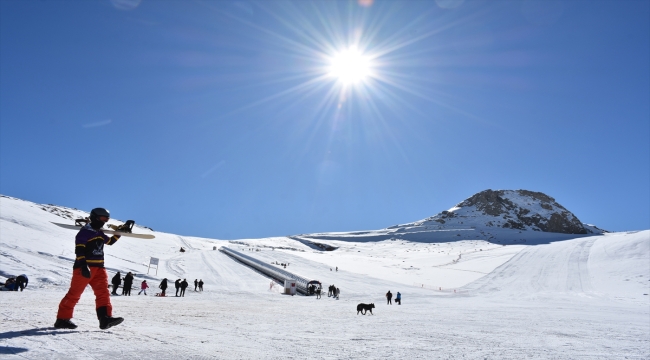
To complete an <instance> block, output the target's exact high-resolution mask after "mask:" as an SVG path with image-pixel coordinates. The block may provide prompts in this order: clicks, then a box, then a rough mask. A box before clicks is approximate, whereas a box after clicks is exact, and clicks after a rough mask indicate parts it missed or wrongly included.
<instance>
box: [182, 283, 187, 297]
mask: <svg viewBox="0 0 650 360" xmlns="http://www.w3.org/2000/svg"><path fill="white" fill-rule="evenodd" d="M187 285H188V283H187V280H185V279H183V282H181V296H182V297H185V289H187Z"/></svg>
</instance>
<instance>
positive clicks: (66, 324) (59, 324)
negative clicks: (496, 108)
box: [54, 319, 77, 329]
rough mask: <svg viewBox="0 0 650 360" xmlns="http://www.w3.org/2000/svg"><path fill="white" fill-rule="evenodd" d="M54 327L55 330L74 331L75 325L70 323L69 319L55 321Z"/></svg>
mask: <svg viewBox="0 0 650 360" xmlns="http://www.w3.org/2000/svg"><path fill="white" fill-rule="evenodd" d="M54 327H55V328H57V329H76V328H77V325H75V324H74V323H73V322H72V321H70V319H56V322H55V323H54Z"/></svg>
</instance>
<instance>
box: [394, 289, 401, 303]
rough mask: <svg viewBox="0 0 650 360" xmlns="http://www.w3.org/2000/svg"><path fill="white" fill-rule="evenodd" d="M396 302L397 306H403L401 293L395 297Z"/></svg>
mask: <svg viewBox="0 0 650 360" xmlns="http://www.w3.org/2000/svg"><path fill="white" fill-rule="evenodd" d="M395 302H396V303H397V305H402V294H400V293H399V291H398V292H397V296H395Z"/></svg>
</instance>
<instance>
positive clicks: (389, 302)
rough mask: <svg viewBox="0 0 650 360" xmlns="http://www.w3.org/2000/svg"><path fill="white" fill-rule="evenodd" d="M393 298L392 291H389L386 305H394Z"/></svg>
mask: <svg viewBox="0 0 650 360" xmlns="http://www.w3.org/2000/svg"><path fill="white" fill-rule="evenodd" d="M392 298H393V294H392V293H391V292H390V290H388V292H387V293H386V301H387V304H386V305H393V303H392V302H391V299H392Z"/></svg>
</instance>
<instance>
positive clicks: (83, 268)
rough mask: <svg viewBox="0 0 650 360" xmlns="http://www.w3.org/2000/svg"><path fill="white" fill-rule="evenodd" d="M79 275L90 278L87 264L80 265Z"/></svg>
mask: <svg viewBox="0 0 650 360" xmlns="http://www.w3.org/2000/svg"><path fill="white" fill-rule="evenodd" d="M81 276H83V277H85V278H86V279H90V269H89V268H88V264H83V265H81Z"/></svg>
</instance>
